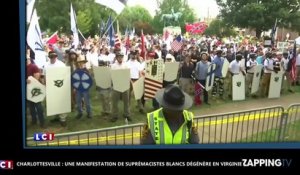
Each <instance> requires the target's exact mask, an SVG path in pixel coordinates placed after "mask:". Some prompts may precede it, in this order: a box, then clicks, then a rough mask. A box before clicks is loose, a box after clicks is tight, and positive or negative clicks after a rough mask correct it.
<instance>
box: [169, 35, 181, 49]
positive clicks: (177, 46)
mask: <svg viewBox="0 0 300 175" xmlns="http://www.w3.org/2000/svg"><path fill="white" fill-rule="evenodd" d="M182 45H183V43H182V39H181V35H178V36H177V37H176V39H175V40H174V41H173V42H172V43H171V48H172V49H173V50H174V51H176V52H178V51H179V50H180V49H181V47H182Z"/></svg>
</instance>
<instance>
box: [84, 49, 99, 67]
mask: <svg viewBox="0 0 300 175" xmlns="http://www.w3.org/2000/svg"><path fill="white" fill-rule="evenodd" d="M86 59H87V60H88V62H89V64H88V65H89V66H87V67H86V68H87V69H91V68H93V67H98V64H99V63H98V53H97V48H96V47H94V46H92V48H91V51H89V52H88V53H87V54H86Z"/></svg>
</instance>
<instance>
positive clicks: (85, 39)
mask: <svg viewBox="0 0 300 175" xmlns="http://www.w3.org/2000/svg"><path fill="white" fill-rule="evenodd" d="M77 30H78V32H79V33H80V35H81V36H82V38H83V39H84V40H86V39H85V37H84V36H83V34H82V33H81V31H80V30H79V29H77Z"/></svg>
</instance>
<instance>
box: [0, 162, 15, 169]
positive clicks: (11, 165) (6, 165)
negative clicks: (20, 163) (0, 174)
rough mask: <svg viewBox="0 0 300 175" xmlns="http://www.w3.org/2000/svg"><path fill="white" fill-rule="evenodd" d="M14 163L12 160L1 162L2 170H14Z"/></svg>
mask: <svg viewBox="0 0 300 175" xmlns="http://www.w3.org/2000/svg"><path fill="white" fill-rule="evenodd" d="M13 168H14V162H13V161H12V160H0V169H5V170H12V169H13Z"/></svg>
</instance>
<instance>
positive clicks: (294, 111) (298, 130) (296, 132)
mask: <svg viewBox="0 0 300 175" xmlns="http://www.w3.org/2000/svg"><path fill="white" fill-rule="evenodd" d="M281 128H282V132H281V133H282V134H281V135H280V141H281V142H299V141H300V103H299V104H292V105H290V106H289V107H288V109H287V110H286V115H285V116H284V120H283V123H282V127H281Z"/></svg>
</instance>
